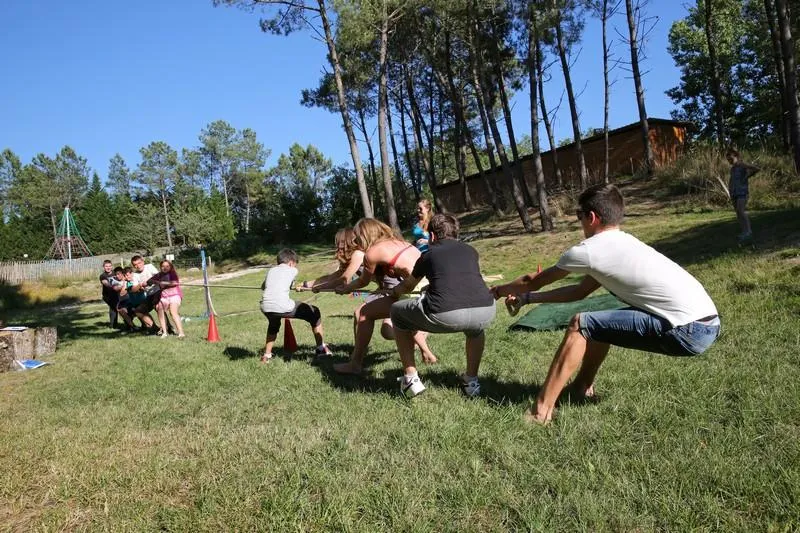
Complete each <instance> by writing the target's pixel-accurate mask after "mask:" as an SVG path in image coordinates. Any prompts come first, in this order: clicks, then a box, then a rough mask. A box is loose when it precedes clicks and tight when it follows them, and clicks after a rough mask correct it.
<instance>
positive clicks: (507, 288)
mask: <svg viewBox="0 0 800 533" xmlns="http://www.w3.org/2000/svg"><path fill="white" fill-rule="evenodd" d="M567 274H569V272H567V271H566V270H562V269H560V268H558V267H557V266H551V267H550V268H548V269H545V270H543V271H541V272H538V273H537V272H531V273H530V274H525V275H524V276H520V277H518V278H517V279H515V280H514V281H512V282H511V283H506V284H505V285H495V286H494V287H492V294H493V295H494V297H495V299H497V298H501V297H503V296H508V295H511V294H520V293H524V292H528V291H536V290H539V289H541V288H542V287H544V286H546V285H550V284H551V283H555V282H556V281H558V280H560V279H563V278H565V277H566V276H567Z"/></svg>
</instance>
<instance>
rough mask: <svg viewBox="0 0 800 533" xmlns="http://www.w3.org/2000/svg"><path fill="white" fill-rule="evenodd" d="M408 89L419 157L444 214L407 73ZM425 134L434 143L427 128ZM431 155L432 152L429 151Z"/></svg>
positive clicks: (415, 99)
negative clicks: (426, 153) (426, 154)
mask: <svg viewBox="0 0 800 533" xmlns="http://www.w3.org/2000/svg"><path fill="white" fill-rule="evenodd" d="M406 88H407V89H408V99H409V104H410V105H411V122H412V125H413V129H414V136H415V137H416V142H417V153H418V154H419V157H420V158H421V159H422V165H423V167H424V169H425V178H426V180H427V182H428V188H429V189H430V190H431V196H433V205H434V206H435V207H436V210H437V211H438V212H440V213H444V212H445V210H444V206H443V205H442V203H441V201H440V200H439V196H438V195H437V194H436V181H435V180H434V175H433V159H430V160H429V159H428V158H427V157H426V156H425V152H424V150H425V144H424V143H423V142H422V129H423V125H422V113H421V112H420V109H419V105H417V97H416V95H415V94H414V83H413V82H412V80H411V73H406ZM425 133H426V135H427V137H428V141H429V142H432V138H431V136H430V134H428V131H427V128H426V130H425ZM429 153H430V151H429Z"/></svg>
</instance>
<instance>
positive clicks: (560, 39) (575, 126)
mask: <svg viewBox="0 0 800 533" xmlns="http://www.w3.org/2000/svg"><path fill="white" fill-rule="evenodd" d="M555 14H556V21H555V28H556V44H557V47H558V57H559V59H560V60H561V70H562V71H563V73H564V85H565V86H566V89H567V99H568V101H569V113H570V116H571V117H572V134H573V136H574V137H575V153H576V155H577V157H578V169H579V172H580V177H581V189H586V187H588V186H589V173H588V172H587V171H586V160H585V159H584V156H583V144H582V143H581V123H580V119H579V118H578V107H577V104H576V102H575V93H574V91H573V89H572V76H571V75H570V72H569V61H567V49H566V46H565V45H564V32H563V31H562V29H561V10H560V9H555Z"/></svg>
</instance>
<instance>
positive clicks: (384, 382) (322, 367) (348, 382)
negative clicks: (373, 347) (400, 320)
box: [311, 344, 402, 394]
mask: <svg viewBox="0 0 800 533" xmlns="http://www.w3.org/2000/svg"><path fill="white" fill-rule="evenodd" d="M332 348H335V349H334V352H336V353H348V354H349V353H350V352H351V351H352V348H353V346H352V345H349V346H348V345H345V344H342V345H337V346H332ZM347 348H349V349H347ZM396 355H397V352H395V351H387V352H377V353H371V354H370V355H368V356H367V358H366V359H365V360H364V365H363V372H362V374H361V375H358V376H355V375H349V374H339V373H337V372H335V371H334V370H333V365H335V364H338V363H346V362H347V361H348V360H349V358H348V357H347V356H333V357H318V358H315V359H313V360H312V363H311V364H313V365H314V366H315V367H316V368H317V369H318V370H319V372H320V374H322V377H323V378H324V379H325V381H327V382H328V383H329V384H330V385H331V386H332V387H334V388H336V389H339V390H342V391H346V392H372V393H382V394H386V393H394V392H396V391H397V378H398V377H400V376H401V375H402V370H401V369H400V368H399V366H398V367H397V368H396V369H390V370H386V371H384V372H383V373H382V374H381V375H377V374H375V373H373V372H371V370H370V369H371V368H372V367H373V366H375V365H378V364H381V363H384V362H386V361H388V360H389V359H391V358H392V357H396Z"/></svg>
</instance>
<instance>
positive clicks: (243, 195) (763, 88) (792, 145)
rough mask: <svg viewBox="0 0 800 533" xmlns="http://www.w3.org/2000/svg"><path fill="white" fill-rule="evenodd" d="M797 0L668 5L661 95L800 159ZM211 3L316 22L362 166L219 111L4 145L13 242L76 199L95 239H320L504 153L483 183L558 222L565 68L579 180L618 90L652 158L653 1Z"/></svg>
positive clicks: (20, 246) (26, 241)
mask: <svg viewBox="0 0 800 533" xmlns="http://www.w3.org/2000/svg"><path fill="white" fill-rule="evenodd" d="M799 3H800V2H797V1H796V0H791V1H790V0H698V1H697V2H696V3H694V4H690V5H689V6H688V15H687V16H686V18H684V19H682V20H678V21H675V22H674V23H672V26H671V28H670V31H669V53H670V54H671V56H672V58H673V60H674V61H675V63H676V64H677V66H678V67H679V68H680V72H681V75H680V79H676V80H675V82H676V83H675V86H674V87H673V88H672V89H670V90H669V91H668V95H669V97H670V98H671V99H672V101H673V102H674V104H675V109H674V111H673V112H672V115H673V118H675V119H680V120H685V121H688V122H690V123H691V124H692V125H693V127H692V128H691V130H690V134H691V141H692V142H701V143H706V144H708V145H713V146H717V147H718V148H719V149H720V150H722V149H724V148H725V147H727V146H731V145H733V146H737V147H739V148H749V147H758V148H760V149H767V150H771V151H774V152H775V153H784V154H789V155H790V156H791V157H793V159H794V162H795V170H797V169H798V168H800V105H798V89H797V64H796V57H797V46H796V44H795V42H794V36H795V35H797V32H798V30H799V29H800V24H799V23H798V17H800V5H798V4H799ZM214 4H215V5H218V6H220V7H238V8H241V9H245V10H249V11H252V12H253V13H254V25H253V31H259V26H260V29H261V31H264V32H271V33H276V34H281V35H285V34H288V33H292V32H305V33H306V34H307V35H308V38H315V39H317V40H319V41H320V43H321V44H320V46H325V47H326V50H327V57H328V64H327V65H326V66H325V67H326V68H325V71H324V74H323V75H322V77H321V79H320V80H319V83H318V85H317V86H315V87H309V88H307V89H306V90H304V91H302V94H300V95H298V98H300V99H301V102H302V103H303V105H306V106H309V107H312V106H313V107H322V108H324V109H326V110H329V111H330V112H332V113H336V114H338V115H340V116H341V120H342V126H343V130H344V134H345V135H346V136H347V140H348V143H349V146H350V151H351V155H352V166H347V167H344V166H338V167H337V166H334V165H333V164H332V162H331V160H330V159H329V158H326V157H325V155H324V154H322V153H320V151H319V150H318V149H317V148H315V147H314V146H305V147H304V146H301V145H299V144H294V145H293V146H292V147H291V148H290V149H289V151H288V153H285V154H282V155H280V157H279V158H278V160H277V164H275V165H274V166H272V167H268V166H267V164H266V162H267V159H268V158H269V156H270V148H269V147H265V146H264V145H263V144H262V143H261V142H259V140H258V136H257V132H255V131H254V130H253V129H250V128H247V127H246V125H236V126H234V125H231V124H229V123H228V122H226V121H225V120H217V121H214V122H212V123H210V124H208V125H207V126H206V127H205V128H203V129H202V130H201V131H200V132H199V134H198V139H197V144H196V146H192V147H172V146H169V145H168V144H167V143H165V142H163V141H153V142H151V143H150V144H148V145H147V146H144V147H141V148H140V150H139V153H140V161H138V162H137V163H136V164H135V165H132V164H130V163H129V162H126V161H124V160H123V158H122V157H121V156H119V155H117V156H115V157H113V158H112V159H111V160H110V161H109V162H108V167H107V168H106V169H92V168H90V167H89V166H88V164H87V161H86V159H85V158H84V157H82V156H81V155H80V154H78V153H76V152H75V150H73V149H72V148H71V147H69V146H64V147H63V148H62V149H61V150H60V151H59V152H58V153H55V154H44V153H40V154H38V155H36V156H35V157H34V158H33V159H32V160H31V161H28V162H24V161H21V160H20V158H19V157H18V156H17V155H16V154H15V153H14V152H13V151H12V150H11V149H5V150H3V151H2V153H0V206H1V208H2V214H3V216H2V217H0V260H10V259H21V258H22V257H23V256H24V255H25V254H27V257H29V258H32V259H39V258H42V257H44V256H45V255H46V254H47V252H48V249H49V248H50V245H51V243H52V242H53V239H54V237H55V235H56V234H57V232H58V226H59V217H60V216H61V213H62V212H63V209H64V208H65V207H70V209H71V211H72V212H73V213H74V215H75V218H76V221H77V225H78V227H79V228H80V231H81V235H82V236H83V238H84V240H85V241H86V243H87V245H88V246H89V248H90V249H91V250H92V252H94V253H96V254H99V253H106V252H112V251H130V250H147V251H150V250H154V249H155V248H158V247H163V246H166V247H170V248H173V249H179V248H183V247H194V246H196V245H197V244H200V243H212V242H228V243H231V246H236V245H238V246H252V245H256V244H257V243H260V244H267V243H271V242H292V243H297V242H301V241H306V240H310V239H317V240H318V239H327V238H329V237H330V236H331V235H332V234H333V232H335V231H336V229H337V228H339V227H342V226H345V225H348V224H351V223H352V222H354V221H355V220H356V219H357V218H359V217H361V216H375V217H378V218H381V219H383V220H385V221H386V222H387V223H389V224H391V225H392V226H393V227H395V228H400V227H401V226H403V225H406V222H407V216H408V215H409V214H410V213H411V212H412V211H413V209H412V206H413V203H415V202H417V201H418V200H419V199H420V198H422V197H427V198H430V199H431V200H432V201H433V202H434V203H435V204H437V207H438V208H439V209H441V205H438V204H439V202H438V201H437V197H436V187H437V185H438V184H442V183H450V182H457V183H458V184H459V187H460V194H462V195H463V198H464V205H466V206H468V207H472V206H473V205H474V204H473V201H472V199H471V198H470V192H469V187H468V183H467V181H466V179H465V178H466V177H467V176H470V175H480V176H484V174H485V173H486V172H487V171H488V170H489V169H502V172H503V175H504V180H503V184H504V186H503V187H491V186H488V185H487V188H488V189H489V191H490V204H491V205H490V206H488V207H489V208H490V209H492V210H493V211H494V212H495V213H496V214H498V215H503V214H511V213H515V214H516V215H517V216H519V217H520V219H521V221H522V223H523V225H524V227H525V229H526V230H527V231H539V230H545V231H546V230H549V229H551V228H552V227H553V220H552V216H551V214H550V212H549V210H548V195H550V194H554V193H556V192H558V191H557V190H548V188H547V187H546V186H545V177H544V173H543V169H542V164H541V159H540V157H539V154H540V153H541V152H543V151H546V150H550V149H552V148H554V147H556V146H558V145H559V144H563V142H564V141H565V140H564V139H556V138H555V137H554V133H553V127H552V122H551V121H552V119H553V114H554V105H555V104H554V102H548V101H546V99H545V97H544V91H543V90H542V87H543V84H544V83H545V82H547V83H551V82H552V80H558V81H559V83H563V88H564V93H565V98H566V105H567V106H568V110H569V116H570V124H571V129H572V132H573V135H572V136H571V138H570V139H568V140H569V142H573V143H574V144H575V148H576V152H575V153H576V154H577V155H576V157H577V158H578V161H577V163H578V165H577V166H578V168H579V169H580V184H581V186H585V185H587V184H590V183H595V182H600V181H607V180H609V179H613V176H609V174H608V167H607V166H606V168H605V170H604V171H603V172H601V173H600V174H599V175H590V173H589V171H588V170H587V169H586V165H585V164H583V153H582V149H581V140H582V139H584V138H586V136H588V135H594V134H597V133H603V132H607V131H608V129H609V127H608V124H609V119H608V117H609V115H610V114H611V113H613V109H612V108H611V107H610V104H609V102H610V98H609V95H610V94H611V91H612V89H613V91H615V93H625V94H627V95H629V96H630V97H631V98H636V100H637V104H638V110H639V118H640V123H641V130H642V149H643V153H642V161H644V163H643V167H642V168H641V172H640V175H641V176H647V175H652V173H653V171H654V170H655V169H654V162H653V155H652V150H651V148H650V146H649V142H648V136H647V134H646V132H647V131H648V125H647V116H648V115H647V107H646V99H645V90H644V86H643V81H642V71H643V68H644V67H643V66H642V65H640V62H641V61H642V59H643V58H644V57H645V55H644V53H645V52H644V51H643V48H642V43H643V42H646V41H647V39H646V38H647V35H648V32H650V31H652V29H653V27H654V25H655V24H662V23H663V22H662V21H658V20H655V19H654V18H653V17H650V16H648V2H647V1H646V0H638V1H637V0H624V1H623V0H616V1H613V0H540V1H536V0H509V1H482V2H478V1H477V0H448V1H440V0H427V1H425V2H421V1H413V0H406V1H396V0H368V1H349V0H336V1H333V2H330V1H326V0H316V1H304V0H292V1H270V0H262V1H258V0H214ZM592 19H594V20H595V22H597V21H599V23H600V24H601V27H602V32H601V36H602V41H601V42H597V43H588V42H586V38H585V32H584V28H585V25H586V23H587V21H589V20H592ZM257 22H258V23H257ZM579 48H581V49H582V53H583V54H596V55H597V61H598V62H602V64H603V67H604V69H603V70H604V92H605V95H604V96H605V98H604V101H605V123H604V124H603V125H592V127H587V125H585V124H581V121H580V116H581V113H580V107H579V101H578V100H579V97H578V94H576V88H575V87H573V84H572V81H571V76H570V68H571V64H572V62H571V57H572V54H574V53H575V51H576V50H577V49H579ZM616 71H619V72H617V73H616V74H615V72H616ZM614 79H616V83H614V82H613V80H614ZM523 95H524V96H525V101H526V102H527V103H528V104H529V109H530V120H529V121H526V123H524V124H515V123H513V121H512V117H511V107H510V106H511V101H512V99H514V98H516V100H517V101H520V99H521V97H522V96H523ZM237 126H244V127H242V128H241V129H238V127H237ZM336 134H337V135H338V134H340V133H339V132H336ZM607 153H608V152H607V149H606V154H607ZM523 155H527V156H530V157H532V160H533V168H534V173H535V176H534V177H535V179H534V180H532V181H526V180H524V179H523V177H522V175H521V174H520V173H521V170H520V169H521V165H515V164H514V163H515V162H516V161H517V160H519V158H520V157H522V156H523ZM606 157H607V156H606ZM100 172H104V178H103V179H101V175H100ZM555 173H556V175H558V168H557V162H556V170H555ZM556 177H558V176H556ZM484 179H485V178H484ZM487 183H488V182H487ZM528 183H534V184H535V187H533V186H528ZM556 183H560V180H558V179H557V180H556ZM551 189H552V187H551ZM531 206H537V210H536V211H532V210H529V209H528V208H529V207H531ZM532 212H533V213H537V215H536V218H537V219H538V220H534V219H532V215H531V213H532ZM120 221H124V223H120Z"/></svg>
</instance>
